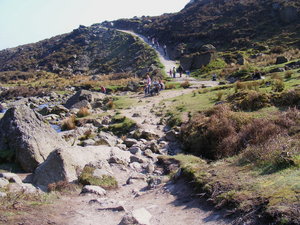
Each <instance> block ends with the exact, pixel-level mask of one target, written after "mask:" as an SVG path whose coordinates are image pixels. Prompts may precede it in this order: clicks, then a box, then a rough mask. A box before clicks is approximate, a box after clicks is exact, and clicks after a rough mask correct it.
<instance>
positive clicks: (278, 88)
mask: <svg viewBox="0 0 300 225" xmlns="http://www.w3.org/2000/svg"><path fill="white" fill-rule="evenodd" d="M284 87H285V85H284V82H283V81H282V80H278V79H275V80H274V81H273V87H272V90H273V91H275V92H282V91H283V90H284Z"/></svg>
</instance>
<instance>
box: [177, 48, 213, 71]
mask: <svg viewBox="0 0 300 225" xmlns="http://www.w3.org/2000/svg"><path fill="white" fill-rule="evenodd" d="M216 53H217V51H216V48H215V47H214V46H213V45H211V44H208V45H203V46H202V47H201V51H200V52H197V53H195V54H191V55H185V56H183V57H181V58H180V65H181V66H182V68H183V70H194V69H200V68H201V67H202V66H206V65H208V64H209V63H210V62H211V61H212V60H213V59H215V58H216Z"/></svg>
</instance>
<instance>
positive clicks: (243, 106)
mask: <svg viewBox="0 0 300 225" xmlns="http://www.w3.org/2000/svg"><path fill="white" fill-rule="evenodd" d="M227 100H228V101H229V102H230V103H231V104H232V105H233V107H234V108H235V109H240V110H245V111H255V110H258V109H261V108H264V107H267V106H270V97H269V95H268V94H266V93H261V92H257V91H252V90H249V91H241V92H237V93H234V94H232V95H230V96H228V97H227Z"/></svg>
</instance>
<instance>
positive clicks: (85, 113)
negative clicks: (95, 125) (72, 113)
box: [77, 107, 91, 118]
mask: <svg viewBox="0 0 300 225" xmlns="http://www.w3.org/2000/svg"><path fill="white" fill-rule="evenodd" d="M90 114H91V113H90V111H89V109H88V108H86V107H82V108H80V109H79V111H78V112H77V117H79V118H81V117H86V116H88V115H90Z"/></svg>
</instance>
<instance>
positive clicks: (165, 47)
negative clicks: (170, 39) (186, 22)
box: [164, 45, 167, 56]
mask: <svg viewBox="0 0 300 225" xmlns="http://www.w3.org/2000/svg"><path fill="white" fill-rule="evenodd" d="M164 54H165V56H167V46H166V45H164Z"/></svg>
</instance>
